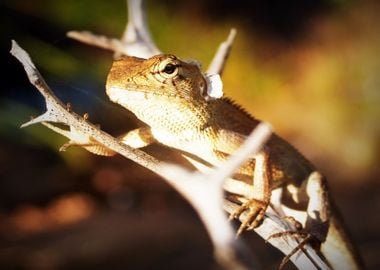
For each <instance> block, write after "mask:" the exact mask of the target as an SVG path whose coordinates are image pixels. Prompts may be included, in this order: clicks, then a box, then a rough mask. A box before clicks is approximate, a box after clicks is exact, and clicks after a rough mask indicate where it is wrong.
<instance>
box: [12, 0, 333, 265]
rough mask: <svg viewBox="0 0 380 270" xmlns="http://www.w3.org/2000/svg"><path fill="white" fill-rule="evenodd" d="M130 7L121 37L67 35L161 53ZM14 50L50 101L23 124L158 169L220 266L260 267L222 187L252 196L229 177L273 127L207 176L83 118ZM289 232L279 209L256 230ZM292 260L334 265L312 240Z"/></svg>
mask: <svg viewBox="0 0 380 270" xmlns="http://www.w3.org/2000/svg"><path fill="white" fill-rule="evenodd" d="M128 8H129V9H128V10H129V18H128V19H129V22H128V24H127V27H126V30H125V31H124V35H123V38H122V39H121V40H119V39H114V38H108V37H105V36H97V35H94V34H92V33H90V32H88V31H83V32H78V31H71V32H69V33H68V34H67V35H68V36H69V37H71V38H74V39H77V40H79V41H82V42H84V43H88V44H90V45H94V46H98V47H101V48H104V49H108V50H111V51H113V52H114V53H115V55H120V54H126V55H134V56H137V57H143V58H146V57H150V56H152V55H155V54H158V53H160V51H159V49H158V48H157V46H156V45H155V44H154V42H153V41H152V39H151V38H150V33H149V30H148V27H147V24H146V21H145V11H144V9H143V8H142V1H141V0H128ZM235 35H236V31H235V30H234V29H232V30H231V32H230V34H229V37H228V38H227V40H226V41H225V42H223V43H222V44H221V45H220V47H219V49H218V51H217V53H216V54H215V56H214V59H213V60H212V62H211V64H210V66H209V69H208V73H209V74H221V73H222V71H223V68H224V66H225V63H226V60H227V57H228V54H229V51H230V48H231V45H232V42H233V40H234V37H235ZM11 53H12V54H13V55H14V56H15V57H16V58H17V59H18V60H19V61H20V62H21V63H22V64H23V66H24V69H25V71H26V73H27V76H28V78H29V80H30V82H31V83H32V84H33V85H34V86H35V87H36V88H37V89H38V90H39V91H40V93H41V94H42V95H43V96H44V98H45V101H46V108H47V111H46V112H45V113H44V114H42V115H41V116H39V117H37V118H35V119H32V120H31V121H29V122H27V123H25V124H24V125H22V127H25V126H27V125H31V124H36V123H42V124H44V125H45V126H47V127H49V128H51V129H53V130H54V131H55V132H58V133H60V134H61V135H63V136H66V137H67V138H69V139H70V144H78V145H82V146H85V145H86V143H88V144H89V145H93V143H94V142H95V143H98V144H100V145H104V146H106V147H107V148H109V149H111V150H112V151H114V152H117V153H119V154H120V155H122V156H124V157H126V158H128V159H131V160H133V161H135V162H136V163H138V164H140V165H141V166H143V167H145V168H147V169H149V170H151V171H153V172H155V173H156V174H158V175H159V176H161V177H162V178H164V179H165V180H166V181H167V182H168V183H169V184H171V185H172V186H173V187H174V188H176V189H177V190H178V192H180V193H181V194H182V195H183V196H184V197H185V198H186V199H188V200H189V202H190V203H191V204H192V205H193V206H194V208H195V210H196V211H197V213H198V214H199V216H200V217H201V219H202V221H203V222H204V225H205V227H206V229H207V231H208V233H209V235H210V238H211V240H212V242H213V244H214V249H215V255H216V259H217V260H218V261H219V262H220V263H221V265H223V266H224V267H226V268H227V269H259V266H258V265H257V262H256V261H255V260H254V259H253V256H252V254H250V253H249V250H247V249H246V248H245V247H244V245H243V243H242V242H240V241H238V240H236V239H235V236H234V232H233V230H232V227H231V225H230V224H229V222H228V221H227V219H226V217H225V215H224V213H223V212H221V209H222V208H224V210H225V211H227V212H228V213H233V212H235V211H236V210H237V209H238V208H239V206H240V204H237V203H234V202H231V201H228V200H224V201H223V199H222V198H223V197H222V188H221V187H222V186H223V187H224V189H226V190H229V191H233V193H235V194H237V195H240V196H242V197H245V198H249V194H251V190H252V186H251V185H248V184H245V183H242V182H240V181H236V180H234V179H231V178H229V177H230V176H231V175H232V173H233V171H234V170H235V169H236V168H237V167H238V166H239V165H240V164H241V162H243V161H244V160H245V159H247V158H248V155H252V153H253V152H255V151H257V150H258V149H259V148H260V147H261V146H262V145H263V143H264V141H265V140H266V139H267V137H268V136H269V130H270V128H269V127H268V126H267V125H266V124H263V125H260V126H259V129H258V130H255V131H254V132H253V134H252V136H250V137H249V139H248V141H247V143H246V144H245V146H243V147H242V149H241V151H240V152H239V153H238V154H236V155H234V157H232V158H231V160H229V161H227V163H226V164H225V166H221V168H220V169H216V170H213V171H211V172H210V173H208V174H201V173H200V172H195V173H191V172H188V171H186V170H184V169H183V168H180V167H178V166H174V165H167V164H166V165H165V164H162V163H161V162H160V161H159V160H157V159H156V158H154V157H152V156H150V155H148V154H146V153H145V152H143V151H141V150H139V149H134V148H131V147H129V146H127V145H125V144H123V143H121V142H119V141H118V140H117V139H115V138H114V137H112V136H111V135H109V134H107V133H105V132H103V131H101V130H100V129H99V128H98V127H96V126H94V125H92V124H91V123H89V122H88V121H87V120H86V119H85V118H83V117H81V116H79V115H78V114H76V113H75V112H73V111H71V110H70V108H69V107H68V106H66V105H65V104H63V103H62V102H61V101H60V100H59V99H58V98H57V97H56V96H55V95H54V93H53V92H52V91H51V90H50V88H49V86H48V85H47V84H46V83H45V81H44V79H43V78H42V76H41V75H40V73H39V72H38V70H37V69H36V67H35V66H34V64H33V62H32V61H31V59H30V57H29V55H28V54H27V53H26V52H25V51H24V50H23V49H21V48H20V47H19V46H18V45H17V43H16V42H14V41H13V42H12V50H11ZM48 122H53V123H61V124H64V125H66V126H67V127H68V129H67V130H65V129H61V128H58V127H57V126H54V125H52V124H50V123H48ZM255 134H256V135H255ZM257 134H258V135H257ZM247 145H248V146H247ZM276 193H278V191H274V192H273V195H272V205H273V207H274V208H275V209H276V210H278V209H281V205H280V203H279V201H278V200H276V199H275V198H276ZM246 218H247V213H246V212H245V213H243V214H242V215H241V216H240V220H241V221H244V220H245V219H246ZM289 230H294V228H293V226H292V224H291V223H289V222H287V221H286V220H284V219H283V216H281V215H280V216H279V215H278V211H277V212H274V211H273V210H272V209H271V208H270V207H269V209H268V210H267V213H266V215H265V217H264V220H263V223H262V224H261V225H260V226H259V227H257V228H256V229H255V232H257V233H258V234H259V235H260V236H261V237H262V238H264V239H268V238H270V236H271V235H273V234H275V233H278V232H284V231H289ZM300 241H302V239H298V238H297V237H296V236H294V235H290V234H289V235H284V236H281V237H275V238H271V239H270V240H269V241H268V242H269V243H270V244H272V245H273V246H274V247H276V248H277V249H279V250H281V251H282V252H283V253H284V254H289V253H290V252H291V251H293V250H294V249H295V248H296V247H298V245H299V243H300ZM290 260H291V261H292V262H293V263H294V264H295V265H296V266H297V267H298V268H299V269H330V268H329V267H328V266H327V265H326V264H325V263H324V261H323V260H322V259H321V257H320V256H319V254H318V252H317V251H316V250H314V249H313V248H312V247H311V246H310V245H309V244H306V245H305V246H304V247H303V249H302V250H301V249H300V250H298V251H297V252H296V253H295V254H294V255H293V256H292V257H291V258H290Z"/></svg>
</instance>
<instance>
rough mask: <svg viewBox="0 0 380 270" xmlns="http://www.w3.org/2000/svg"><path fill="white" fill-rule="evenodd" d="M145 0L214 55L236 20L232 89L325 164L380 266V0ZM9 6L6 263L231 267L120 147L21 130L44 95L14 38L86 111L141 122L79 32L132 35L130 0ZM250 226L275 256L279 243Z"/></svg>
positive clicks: (1, 259)
mask: <svg viewBox="0 0 380 270" xmlns="http://www.w3.org/2000/svg"><path fill="white" fill-rule="evenodd" d="M147 2H148V3H147V8H148V20H149V26H150V29H151V32H152V36H153V38H154V40H155V41H156V43H157V45H158V46H159V48H161V50H162V51H164V52H167V53H172V54H175V55H178V56H179V57H181V58H183V59H197V60H199V61H201V62H202V64H203V66H204V68H207V65H208V63H209V62H210V60H211V59H212V56H213V54H214V52H215V50H216V48H217V47H218V45H219V43H220V42H221V41H223V40H224V39H225V38H226V36H227V34H228V32H229V29H230V28H231V27H235V28H237V30H238V35H237V38H236V41H235V43H234V46H233V49H232V52H231V55H230V58H229V61H228V62H227V66H226V69H225V72H224V74H223V81H224V91H225V93H226V94H227V95H228V96H230V97H232V98H233V99H235V100H236V101H237V102H238V103H240V104H242V105H243V106H244V107H245V108H246V109H247V110H248V111H249V112H251V113H252V114H253V115H255V116H256V117H257V118H260V119H263V120H266V121H268V122H270V123H272V124H273V126H274V128H275V130H276V132H277V133H279V134H280V135H282V136H283V137H285V138H286V139H287V140H289V141H290V142H291V143H293V144H294V145H295V146H296V147H297V148H298V149H299V150H300V151H301V152H302V153H304V154H305V155H306V156H307V157H308V158H309V159H310V160H312V161H313V162H314V163H315V164H316V165H317V166H318V167H319V168H320V170H321V171H322V172H323V173H324V174H325V175H326V176H327V178H328V179H329V183H330V186H331V189H332V193H333V196H334V197H335V198H336V201H337V204H338V206H339V207H340V208H341V210H342V214H343V216H344V217H345V219H346V223H347V224H348V227H349V228H350V230H351V232H352V236H353V238H354V239H355V241H356V243H358V246H359V248H360V250H361V252H362V255H363V257H364V259H365V262H366V265H367V267H368V268H369V269H378V268H379V267H380V259H379V256H378V255H379V249H380V230H379V228H380V218H379V217H378V214H377V213H379V211H380V196H379V191H380V185H379V176H380V169H379V166H378V162H379V159H380V140H379V139H380V123H379V117H380V89H379V88H380V57H379V56H380V27H379V25H380V19H379V18H380V16H379V15H380V13H379V10H380V3H379V1H375V0H373V1H343V0H321V1H316V0H314V1H307V0H303V1H295V0H293V1H273V0H272V1H264V0H261V1H259V0H254V1H242V0H235V1H227V0H224V1H216V0H209V1H201V0H197V1H147ZM0 13H1V17H0V22H1V25H2V30H1V43H0V46H1V48H0V49H1V50H0V53H1V59H2V60H3V61H2V63H3V65H2V66H3V71H2V74H3V75H4V76H3V79H2V82H3V84H2V85H3V86H2V91H1V96H0V138H1V140H0V146H1V147H0V220H1V222H0V239H1V241H0V268H1V269H90V268H91V269H111V268H112V269H125V268H127V269H151V268H153V267H154V268H158V269H193V268H200V269H219V268H218V266H217V265H216V264H215V262H213V260H212V250H211V246H210V243H209V241H208V238H207V235H206V233H205V232H204V230H203V228H202V226H201V224H200V222H199V221H198V220H197V217H196V215H195V214H194V212H193V211H192V210H191V208H190V207H189V206H188V205H187V204H186V202H184V201H183V200H182V199H181V198H180V197H179V196H178V195H177V194H175V192H173V191H172V190H171V188H170V187H168V186H166V185H165V184H164V183H162V181H160V180H158V179H157V177H155V176H154V175H153V174H151V173H149V172H147V171H146V170H144V169H143V168H140V167H138V166H135V165H134V164H133V163H131V162H129V161H127V160H124V159H122V158H120V157H114V158H102V157H96V156H93V155H91V154H88V153H87V152H85V151H84V150H81V149H69V150H68V151H67V152H63V153H60V152H58V148H59V146H60V145H62V144H63V143H64V142H65V140H64V139H63V138H62V137H60V136H58V135H56V134H53V133H52V132H51V131H49V130H47V129H46V128H43V127H41V126H33V127H28V128H26V129H22V130H20V129H19V126H20V124H22V123H23V122H25V121H27V120H28V119H29V116H30V115H38V114H39V113H41V112H43V110H44V104H43V100H42V98H41V96H40V95H39V93H38V92H37V91H36V90H35V89H33V87H32V86H31V85H30V84H29V82H28V81H27V78H26V76H25V74H24V72H23V70H22V68H21V66H20V64H19V63H18V62H16V60H15V59H13V58H11V57H10V55H9V53H8V51H9V49H10V40H11V39H15V40H17V41H18V42H19V44H20V45H21V46H22V47H23V48H24V49H26V50H27V51H28V52H29V54H30V55H31V56H32V59H33V60H34V62H35V64H36V65H37V67H38V68H39V69H40V71H41V73H42V74H43V76H44V77H45V79H46V80H47V82H48V83H49V85H50V86H51V87H52V88H53V89H54V91H55V93H56V94H57V95H58V96H59V97H60V98H61V99H62V100H63V101H65V102H70V103H72V104H73V109H74V110H75V111H76V112H78V113H85V112H89V114H90V121H92V122H93V123H100V124H101V126H102V128H103V129H105V130H107V131H109V132H111V133H112V134H115V135H117V134H119V133H121V132H123V131H125V130H128V129H131V128H133V127H134V126H136V125H138V121H137V120H136V119H135V118H134V117H133V115H132V114H130V113H128V112H126V111H125V110H123V109H121V108H119V107H118V106H116V105H114V104H111V103H110V102H109V101H108V99H107V97H106V96H105V93H104V82H105V80H106V76H107V72H108V70H109V68H110V65H111V63H112V54H111V53H110V52H107V51H103V50H100V49H97V48H93V47H89V46H86V45H84V44H80V43H78V42H75V41H73V40H70V39H68V38H66V36H65V33H66V32H67V31H69V30H90V31H92V32H95V33H99V34H104V35H108V36H113V37H119V36H120V35H121V34H122V32H123V30H124V26H125V23H126V6H125V2H124V1H122V0H120V1H98V0H96V1H94V0H92V1H90V0H81V1H73V0H68V1H67V0H66V1H63V0H56V1H47V0H37V1H15V0H13V1H11V0H8V1H7V0H5V1H2V2H1V4H0ZM148 150H151V151H156V152H157V151H161V150H160V149H159V150H157V149H155V148H154V147H152V149H148ZM163 155H164V154H163ZM246 237H247V238H248V240H249V241H250V242H253V243H254V244H253V246H254V249H255V252H256V253H257V254H259V255H260V258H263V264H264V266H265V267H268V268H271V269H275V268H276V267H277V265H278V263H279V261H280V260H281V256H280V255H279V254H278V252H276V251H274V250H273V249H271V248H270V247H267V246H266V245H263V244H261V245H262V247H257V246H260V242H262V241H261V240H260V239H258V238H256V237H255V236H254V235H253V234H248V235H246ZM251 238H253V240H252V239H251ZM251 240H252V241H251ZM287 267H288V268H289V269H291V268H292V266H291V265H289V266H287Z"/></svg>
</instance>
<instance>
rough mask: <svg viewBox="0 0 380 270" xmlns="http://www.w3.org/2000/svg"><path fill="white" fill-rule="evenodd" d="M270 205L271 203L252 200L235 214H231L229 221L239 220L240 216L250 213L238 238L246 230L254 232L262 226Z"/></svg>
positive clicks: (238, 232)
mask: <svg viewBox="0 0 380 270" xmlns="http://www.w3.org/2000/svg"><path fill="white" fill-rule="evenodd" d="M268 205H269V202H264V201H260V200H256V199H250V200H249V201H247V202H245V203H243V204H242V205H241V206H240V207H239V208H238V209H237V210H236V211H235V212H233V213H231V215H230V217H229V219H230V220H232V219H235V218H239V217H240V215H241V214H242V213H243V212H245V211H248V213H247V215H248V216H247V218H246V219H245V221H244V222H242V224H241V225H240V227H239V229H238V231H237V233H236V234H237V236H239V235H240V234H242V233H243V232H244V231H245V230H252V229H254V228H256V227H257V226H259V225H260V223H261V222H262V221H263V217H264V214H265V211H266V209H267V207H268Z"/></svg>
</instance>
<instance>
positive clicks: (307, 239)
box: [265, 217, 314, 270]
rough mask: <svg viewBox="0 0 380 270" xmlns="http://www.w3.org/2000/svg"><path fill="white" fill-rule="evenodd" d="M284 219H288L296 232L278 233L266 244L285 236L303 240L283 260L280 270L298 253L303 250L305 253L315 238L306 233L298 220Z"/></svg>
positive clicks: (270, 237)
mask: <svg viewBox="0 0 380 270" xmlns="http://www.w3.org/2000/svg"><path fill="white" fill-rule="evenodd" d="M284 219H288V220H289V221H290V222H291V223H292V224H293V226H294V227H295V231H284V232H278V233H274V234H272V235H270V236H269V237H268V238H267V239H266V240H265V242H268V241H269V240H270V239H272V238H277V237H283V236H296V237H300V238H302V241H301V242H300V243H299V244H298V245H297V246H296V247H295V248H294V249H293V250H292V251H291V252H290V253H289V254H287V255H286V256H285V257H284V258H283V259H282V260H281V263H280V265H279V267H278V269H279V270H281V269H282V268H283V267H284V266H285V264H287V263H288V262H289V261H290V258H291V257H292V256H293V255H294V254H296V253H297V251H299V250H302V251H304V246H305V245H306V244H308V243H309V242H311V241H313V239H314V237H313V235H312V234H310V233H308V232H306V231H305V230H304V229H303V227H302V224H301V223H300V222H298V221H297V220H296V219H294V218H293V217H284Z"/></svg>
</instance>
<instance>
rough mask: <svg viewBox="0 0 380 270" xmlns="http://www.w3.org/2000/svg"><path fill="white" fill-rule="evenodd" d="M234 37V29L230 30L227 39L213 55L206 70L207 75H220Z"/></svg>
mask: <svg viewBox="0 0 380 270" xmlns="http://www.w3.org/2000/svg"><path fill="white" fill-rule="evenodd" d="M235 36H236V29H235V28H232V29H231V30H230V33H229V35H228V37H227V39H226V40H225V41H224V42H222V43H221V44H220V45H219V48H218V50H217V51H216V53H215V56H214V58H213V59H212V61H211V63H210V65H209V67H208V69H207V74H219V75H222V72H223V69H224V66H225V64H226V61H227V59H228V55H229V54H230V51H231V47H232V43H233V42H234V39H235Z"/></svg>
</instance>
